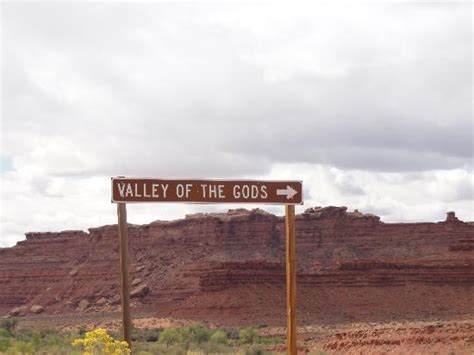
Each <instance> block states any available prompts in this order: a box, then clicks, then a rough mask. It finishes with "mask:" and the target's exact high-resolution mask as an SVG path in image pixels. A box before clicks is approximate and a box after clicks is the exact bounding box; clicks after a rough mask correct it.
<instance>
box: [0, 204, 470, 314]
mask: <svg viewBox="0 0 474 355" xmlns="http://www.w3.org/2000/svg"><path fill="white" fill-rule="evenodd" d="M296 235H297V270H298V271H297V274H298V281H297V285H298V307H299V308H298V312H299V313H298V314H299V318H300V319H301V320H302V321H303V322H314V321H335V320H367V319H369V320H371V319H387V318H389V319H391V318H397V317H398V318H404V317H429V316H433V315H436V316H444V315H446V316H449V315H455V314H466V313H468V312H471V310H470V309H471V308H472V291H473V285H474V225H473V224H472V223H466V222H463V221H460V220H458V219H457V218H456V216H455V214H454V212H449V213H448V215H447V218H446V220H445V221H443V222H438V223H383V222H382V221H380V219H379V217H377V216H374V215H370V214H363V213H361V212H358V211H354V212H348V211H347V208H346V207H325V208H321V207H315V208H310V209H308V210H306V211H305V212H304V213H303V214H300V215H297V216H296ZM129 240H130V256H131V265H130V274H131V283H132V286H131V287H132V307H133V308H134V309H136V310H137V311H140V312H145V313H152V314H154V315H159V316H172V317H183V318H191V319H200V320H214V321H220V322H224V323H229V322H230V323H282V322H284V310H285V308H284V300H285V290H284V288H285V275H284V256H285V250H284V219H283V217H278V216H275V215H272V214H270V213H267V212H265V211H262V210H259V209H255V210H251V211H249V210H244V209H237V210H230V211H229V212H228V213H212V214H202V213H200V214H194V215H188V216H186V218H184V219H181V220H176V221H155V222H152V223H150V224H146V225H129ZM118 262H119V261H118V240H117V226H116V225H109V226H103V227H99V228H90V229H89V230H88V232H84V231H64V232H58V233H27V234H26V240H24V241H21V242H19V243H18V244H17V245H16V246H14V247H12V248H1V249H0V284H1V285H2V287H1V288H0V315H7V314H11V315H21V314H31V313H44V314H62V313H75V312H80V313H85V312H98V311H100V312H113V311H118V310H119V309H120V308H119V307H120V298H119V264H118Z"/></svg>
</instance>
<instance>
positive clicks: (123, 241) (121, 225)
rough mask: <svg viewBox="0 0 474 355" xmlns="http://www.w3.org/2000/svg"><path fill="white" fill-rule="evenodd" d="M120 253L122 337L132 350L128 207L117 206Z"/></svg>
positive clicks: (123, 204) (121, 204)
mask: <svg viewBox="0 0 474 355" xmlns="http://www.w3.org/2000/svg"><path fill="white" fill-rule="evenodd" d="M117 216H118V232H119V251H120V288H121V291H122V336H123V340H125V341H126V342H127V343H128V346H129V347H130V349H131V348H132V320H131V318H130V282H129V280H128V230H127V206H126V204H125V203H118V204H117Z"/></svg>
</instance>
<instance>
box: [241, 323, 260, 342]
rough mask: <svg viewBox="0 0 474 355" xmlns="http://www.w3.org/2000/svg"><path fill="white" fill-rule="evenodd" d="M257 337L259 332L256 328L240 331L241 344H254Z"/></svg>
mask: <svg viewBox="0 0 474 355" xmlns="http://www.w3.org/2000/svg"><path fill="white" fill-rule="evenodd" d="M257 337H258V336H257V331H256V330H255V328H254V327H245V328H242V329H240V331H239V342H240V343H241V344H252V343H254V342H255V340H256V339H257Z"/></svg>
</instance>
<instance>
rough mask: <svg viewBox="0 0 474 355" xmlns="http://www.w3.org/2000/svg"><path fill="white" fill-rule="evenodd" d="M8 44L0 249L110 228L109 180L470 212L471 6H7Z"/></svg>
mask: <svg viewBox="0 0 474 355" xmlns="http://www.w3.org/2000/svg"><path fill="white" fill-rule="evenodd" d="M0 57H1V127H0V128H1V151H0V153H1V156H0V161H1V167H0V183H1V211H0V217H1V224H0V236H1V237H0V246H10V245H14V244H15V243H16V242H17V241H18V240H21V239H24V233H25V232H27V231H58V230H64V229H86V228H88V227H92V226H99V225H103V224H112V223H115V222H116V210H115V206H114V205H112V204H111V203H110V176H115V175H126V176H153V177H209V178H265V179H267V178H268V179H283V178H285V179H286V178H288V179H301V180H303V181H304V187H305V192H306V193H305V198H306V201H305V205H304V206H301V207H298V211H302V210H303V209H305V208H308V207H311V206H315V205H318V206H319V205H322V206H326V205H336V206H339V205H344V206H348V207H349V209H355V208H357V209H359V210H360V211H363V212H370V213H375V214H377V215H380V216H381V217H382V219H383V220H384V221H387V222H394V221H439V220H443V219H444V218H445V212H446V211H449V210H455V211H456V213H457V215H458V216H459V217H460V218H462V219H464V220H474V208H473V202H474V196H473V195H474V194H473V189H474V183H473V130H474V127H473V115H472V87H473V81H472V5H471V4H470V3H468V2H465V3H447V4H434V3H426V2H424V3H423V2H422V3H409V2H401V3H400V2H398V3H384V4H383V5H381V4H375V3H372V4H369V3H358V4H352V5H348V4H347V3H346V4H344V5H342V3H339V5H333V6H329V5H311V6H310V5H305V6H303V5H301V6H290V5H289V4H288V5H286V6H284V5H278V6H277V5H274V4H260V5H253V4H249V3H246V4H217V3H175V4H169V3H151V2H145V3H141V4H138V3H128V4H127V3H120V4H118V3H110V2H104V3H95V2H84V3H38V2H28V3H23V4H19V3H13V2H11V3H9V2H2V3H1V56H0ZM229 207H231V208H236V207H245V206H224V205H212V206H205V205H197V206H196V205H192V206H189V205H169V204H166V205H157V204H155V205H133V206H129V213H128V214H129V221H130V222H132V223H148V222H150V221H153V220H156V219H173V218H181V217H183V216H184V215H185V214H186V213H191V212H196V211H224V210H226V209H227V208H229ZM248 207H250V208H252V207H264V206H252V205H250V206H248ZM264 208H266V207H264ZM266 209H267V210H269V211H271V212H274V213H277V214H282V212H283V211H282V210H283V209H282V208H281V207H278V206H276V207H268V208H266Z"/></svg>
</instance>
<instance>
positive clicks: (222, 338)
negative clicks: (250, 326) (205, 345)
mask: <svg viewBox="0 0 474 355" xmlns="http://www.w3.org/2000/svg"><path fill="white" fill-rule="evenodd" d="M209 340H210V341H211V342H213V343H215V344H225V345H227V344H228V343H229V337H228V336H227V332H225V331H223V330H220V329H218V330H216V331H214V333H213V334H212V335H211V338H210V339H209Z"/></svg>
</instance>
